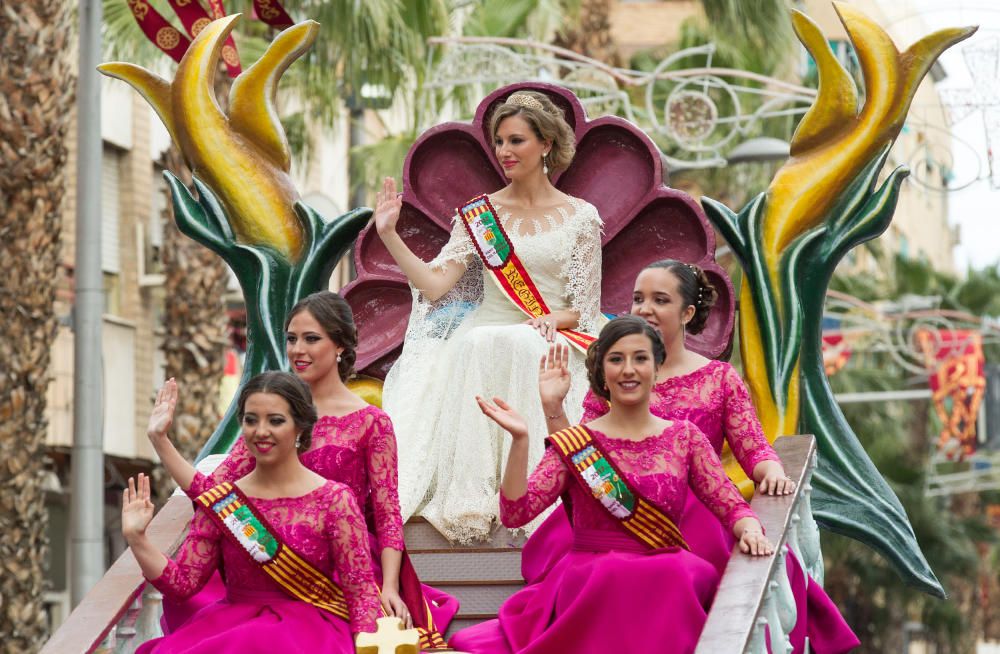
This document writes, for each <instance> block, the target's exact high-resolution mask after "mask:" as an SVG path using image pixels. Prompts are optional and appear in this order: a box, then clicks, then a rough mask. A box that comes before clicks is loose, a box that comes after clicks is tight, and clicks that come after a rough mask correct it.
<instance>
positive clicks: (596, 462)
mask: <svg viewBox="0 0 1000 654" xmlns="http://www.w3.org/2000/svg"><path fill="white" fill-rule="evenodd" d="M549 442H550V443H552V445H553V446H554V447H555V449H556V452H558V453H559V455H560V457H561V458H562V460H563V462H564V463H565V464H566V467H567V468H569V470H570V471H571V472H572V474H573V477H574V478H575V479H576V480H577V481H578V482H580V484H582V485H583V488H584V490H585V491H586V492H587V495H589V496H590V497H593V498H594V501H596V502H598V503H599V504H600V505H601V506H602V507H604V509H605V510H606V511H607V512H608V513H609V514H610V515H611V516H612V517H613V518H615V519H616V520H617V521H618V524H620V525H621V526H622V528H623V529H624V530H625V531H626V532H627V533H628V534H629V535H630V536H632V537H633V538H635V539H636V540H638V541H639V542H640V543H643V544H645V545H647V546H649V547H651V548H653V549H659V548H663V547H682V548H684V549H686V550H689V549H691V548H690V547H688V544H687V542H686V541H685V540H684V536H682V535H681V532H680V530H679V529H678V528H677V525H676V524H674V521H673V520H671V519H670V517H669V516H667V514H665V513H664V512H663V511H661V510H660V509H658V508H657V507H656V506H655V505H654V504H653V503H651V502H649V501H647V500H646V499H645V498H644V497H643V496H642V495H639V493H638V492H636V491H635V490H633V489H632V488H631V487H630V486H629V484H628V482H627V481H626V480H625V477H624V476H623V475H622V474H621V473H620V472H619V471H618V469H617V468H615V466H614V464H612V463H611V460H610V459H608V457H607V456H605V454H604V453H603V452H602V451H601V449H600V446H599V445H598V444H597V442H596V441H595V440H594V437H593V435H592V434H591V433H590V431H589V430H588V429H587V428H586V427H584V426H583V425H576V426H574V427H569V428H567V429H563V430H562V431H558V432H556V433H554V434H552V435H551V436H549Z"/></svg>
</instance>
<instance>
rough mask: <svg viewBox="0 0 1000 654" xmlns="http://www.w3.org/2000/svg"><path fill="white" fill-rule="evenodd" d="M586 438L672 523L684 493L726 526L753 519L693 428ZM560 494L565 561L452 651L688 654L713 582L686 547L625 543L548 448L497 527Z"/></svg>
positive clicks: (504, 502)
mask: <svg viewBox="0 0 1000 654" xmlns="http://www.w3.org/2000/svg"><path fill="white" fill-rule="evenodd" d="M590 431H591V432H592V433H593V434H594V439H595V440H596V441H597V443H598V444H599V445H600V446H601V448H602V449H603V450H604V454H605V456H607V457H608V458H609V459H611V461H612V462H613V463H614V464H615V466H616V467H617V468H618V470H619V471H620V472H621V474H622V475H623V476H624V477H625V478H626V480H627V481H628V482H629V484H630V485H631V486H632V488H633V489H635V490H636V491H638V493H639V494H641V495H643V496H644V497H645V498H646V499H647V500H649V501H651V502H652V503H653V504H655V505H656V506H657V507H658V508H659V509H661V510H662V511H663V512H664V513H666V514H667V515H669V516H670V517H671V518H672V519H673V520H674V521H675V522H676V521H677V520H679V519H680V517H681V514H682V512H683V510H684V506H685V501H686V498H687V495H688V489H689V488H690V489H692V490H693V491H694V494H695V495H697V496H698V497H699V498H700V499H701V500H702V501H703V502H705V504H706V505H708V506H710V507H712V508H713V510H714V512H715V516H716V518H717V520H718V521H720V522H721V523H722V526H723V528H724V529H727V530H732V528H733V525H734V524H735V523H736V521H737V520H739V519H741V518H746V517H755V516H754V514H753V511H751V509H750V506H749V505H748V504H747V503H746V501H745V500H744V499H743V497H742V496H741V495H740V494H739V492H738V491H737V490H736V488H735V486H733V485H732V484H731V483H730V482H729V479H728V478H727V477H726V475H725V472H724V470H723V469H722V464H721V463H720V462H719V457H718V456H717V455H716V454H715V451H714V450H713V449H712V446H711V445H710V444H709V442H708V440H707V439H706V438H705V436H704V434H702V433H701V431H700V430H699V429H698V428H697V427H696V426H695V425H693V424H691V423H689V422H686V421H675V422H673V423H672V424H671V425H670V426H669V427H667V428H666V429H665V430H664V431H663V432H662V433H660V434H658V435H655V436H650V437H647V438H645V439H643V440H640V441H632V440H626V439H617V438H612V437H609V436H605V435H603V434H601V433H600V432H598V431H596V430H594V429H591V430H590ZM567 489H568V490H569V494H570V497H571V499H572V502H571V505H572V511H573V525H572V527H571V532H570V536H571V541H570V548H569V552H568V553H566V552H565V551H564V552H563V554H562V556H560V557H559V560H558V561H557V562H556V563H555V564H554V565H553V566H552V567H551V568H550V569H549V570H547V571H546V572H545V574H544V575H543V576H542V577H541V578H540V579H538V580H537V581H536V583H534V584H531V585H529V586H527V587H525V588H524V589H523V590H521V591H519V592H517V593H516V594H514V595H513V596H511V598H510V599H508V600H507V601H506V602H505V603H504V604H503V606H501V608H500V612H499V618H498V619H497V620H491V621H489V622H485V623H483V624H480V625H476V626H474V627H469V628H468V629H463V630H462V631H459V632H458V633H456V634H455V635H454V636H453V637H452V638H451V644H452V646H453V647H455V648H456V649H459V650H462V651H467V652H471V653H472V654H493V653H503V654H507V653H516V654H557V653H563V652H573V653H574V654H606V653H607V652H617V653H619V654H648V653H649V652H657V654H684V653H688V652H693V651H694V648H695V646H696V645H697V642H698V637H699V635H700V634H701V630H702V627H703V626H704V623H705V618H706V616H707V612H708V609H709V607H710V606H711V603H712V598H713V596H714V594H715V589H716V587H717V586H718V583H719V573H718V572H717V571H716V570H715V568H714V567H712V565H711V564H709V563H708V562H707V561H705V560H704V559H702V558H700V557H699V556H697V555H696V554H692V553H691V552H689V551H687V550H684V549H681V548H677V547H670V548H665V549H660V550H650V549H649V548H648V547H647V546H645V545H641V544H639V543H638V542H637V541H635V540H634V539H633V538H632V537H630V536H628V535H627V534H626V532H625V530H624V529H623V528H622V527H621V526H620V525H619V524H618V522H617V521H616V520H615V519H614V518H612V517H611V516H610V515H608V513H607V512H606V510H605V509H603V508H602V507H601V506H600V505H599V504H597V503H596V502H595V501H594V500H593V498H591V497H588V494H587V493H586V491H584V490H583V488H582V487H581V485H580V483H579V482H578V481H577V480H575V479H574V478H573V477H572V476H571V474H570V472H569V471H568V470H567V469H566V467H565V465H564V464H563V462H562V460H561V459H560V458H559V456H558V454H556V452H555V451H554V449H553V448H549V449H548V450H547V451H546V453H545V455H544V456H543V458H542V461H541V463H539V465H538V467H537V468H536V469H535V471H534V472H533V473H532V474H531V476H530V478H529V479H528V492H527V493H526V494H525V495H524V496H523V497H521V498H520V499H518V500H509V499H507V498H506V497H504V495H503V494H502V493H501V496H500V517H501V520H502V521H503V524H504V525H506V526H508V527H518V526H520V525H523V524H525V523H526V522H528V521H529V520H531V519H532V518H534V517H535V516H537V515H538V514H539V513H540V512H541V511H542V510H543V509H545V508H546V507H547V506H549V505H551V504H552V503H553V502H555V501H556V499H558V498H559V496H560V495H561V494H562V493H563V492H564V491H566V490H567ZM560 513H564V512H563V511H560Z"/></svg>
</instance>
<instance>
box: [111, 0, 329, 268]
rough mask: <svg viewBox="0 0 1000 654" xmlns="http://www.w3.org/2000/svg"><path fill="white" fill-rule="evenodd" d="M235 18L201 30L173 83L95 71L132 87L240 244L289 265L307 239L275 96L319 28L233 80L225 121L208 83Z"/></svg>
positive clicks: (309, 26)
mask: <svg viewBox="0 0 1000 654" xmlns="http://www.w3.org/2000/svg"><path fill="white" fill-rule="evenodd" d="M239 18H240V15H239V14H234V15H232V16H226V17H225V18H220V19H218V20H215V21H212V22H211V23H210V24H209V25H208V26H206V27H205V28H204V29H203V30H202V31H201V32H199V33H198V36H197V37H196V38H195V40H194V42H193V43H192V44H191V47H190V48H189V50H188V52H187V53H186V54H185V55H184V58H183V59H182V60H181V63H180V64H179V65H178V66H177V73H176V75H175V76H174V81H173V82H168V81H167V80H165V79H163V78H162V77H159V76H158V75H156V74H154V73H151V72H149V71H148V70H146V69H144V68H141V67H139V66H136V65H134V64H128V63H119V62H115V63H108V64H103V65H101V66H99V67H98V69H99V70H100V71H101V72H102V73H104V74H105V75H108V76H110V77H116V78H118V79H120V80H123V81H125V82H128V83H129V84H131V85H132V86H133V87H135V89H136V90H137V91H139V93H141V94H142V96H143V97H144V98H146V100H147V101H148V102H149V103H150V104H151V105H152V106H153V108H154V109H155V110H156V113H157V114H159V116H160V119H161V120H162V121H163V124H164V125H166V127H167V129H168V130H169V131H170V135H171V136H172V137H173V139H174V142H175V143H176V144H177V145H178V147H179V148H180V149H181V152H182V153H183V154H184V158H185V159H186V161H187V163H188V165H190V166H191V169H192V170H193V171H194V173H195V174H196V175H197V176H198V177H199V178H201V179H202V181H204V182H205V183H206V184H207V185H208V187H209V188H210V189H212V191H213V192H214V193H215V195H216V196H217V197H218V200H219V201H220V202H221V203H222V206H223V207H224V208H225V211H226V215H227V217H228V218H229V224H230V225H231V226H232V229H233V231H234V232H235V236H236V240H237V241H238V242H240V243H246V244H251V245H265V246H268V247H270V248H273V249H275V250H276V251H278V252H279V253H280V254H281V255H282V256H284V257H285V258H287V259H288V260H289V261H292V262H294V261H297V260H298V259H299V258H300V257H301V256H302V254H303V242H304V239H303V231H302V227H301V225H300V222H299V219H298V218H297V217H296V215H295V202H296V201H297V200H298V192H297V191H296V190H295V186H294V185H293V184H292V181H291V178H290V177H289V174H288V171H289V167H290V164H291V153H290V151H289V148H288V140H287V139H286V138H285V132H284V130H283V129H282V127H281V123H280V122H279V120H278V114H277V111H276V110H275V107H274V94H275V88H276V86H277V83H278V80H279V79H280V78H281V75H282V73H284V72H285V69H287V68H288V66H289V64H291V63H292V62H293V61H295V60H296V59H297V58H299V57H300V56H301V55H302V53H304V52H305V51H306V50H307V49H308V48H309V47H310V46H311V45H312V43H313V41H314V40H315V39H316V34H317V32H318V30H319V24H318V23H316V22H315V21H305V22H303V23H299V24H298V25H295V26H293V27H290V28H288V29H286V30H284V31H283V32H281V33H280V34H279V35H278V36H277V37H276V38H275V39H274V41H273V42H272V43H271V45H270V47H268V49H267V52H265V53H264V56H263V57H261V58H260V60H258V61H257V62H256V63H254V64H253V65H252V66H250V67H249V68H248V69H246V70H245V71H244V72H243V73H242V74H240V76H239V77H237V78H236V81H235V82H234V83H233V87H232V91H231V92H230V95H229V115H228V116H227V115H226V113H225V112H223V110H222V108H221V107H219V103H218V101H217V99H216V97H215V90H214V86H213V81H214V79H215V74H216V71H217V70H218V67H219V56H220V53H221V51H222V46H223V43H224V42H225V40H226V37H227V36H229V33H230V32H231V31H232V30H233V27H234V26H235V25H236V22H237V21H238V20H239Z"/></svg>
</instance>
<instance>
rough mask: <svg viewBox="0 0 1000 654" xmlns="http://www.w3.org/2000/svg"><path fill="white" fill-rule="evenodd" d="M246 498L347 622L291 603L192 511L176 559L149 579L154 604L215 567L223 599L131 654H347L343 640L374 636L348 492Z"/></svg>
mask: <svg viewBox="0 0 1000 654" xmlns="http://www.w3.org/2000/svg"><path fill="white" fill-rule="evenodd" d="M252 499H253V503H254V505H255V507H256V509H257V510H258V511H259V512H260V513H261V514H262V516H263V517H264V519H265V520H266V521H267V522H269V523H270V525H271V528H272V529H274V530H275V531H276V532H277V533H278V534H279V535H280V537H281V539H282V540H283V541H284V542H285V544H286V545H288V546H290V547H291V548H292V549H293V550H295V551H296V552H297V553H298V554H299V555H301V556H302V557H303V558H304V559H306V560H307V561H308V562H309V563H311V564H312V565H313V566H315V567H316V569H318V570H319V571H320V572H322V573H324V574H326V575H330V577H331V578H332V579H334V581H336V582H337V583H339V584H340V587H341V588H342V589H343V591H344V597H345V599H346V600H347V604H348V608H349V612H350V616H351V620H350V624H348V623H347V622H345V621H344V620H342V619H340V618H338V617H336V616H334V615H332V614H331V613H328V612H327V611H324V610H322V609H318V608H316V607H314V606H312V605H311V604H308V603H306V602H303V601H300V600H297V599H294V598H292V597H291V596H290V595H289V594H288V593H286V592H285V591H283V590H282V589H281V588H280V587H279V586H278V585H277V583H275V582H274V581H273V580H272V579H271V578H270V577H269V576H268V575H267V573H265V572H264V571H263V570H261V569H260V567H259V566H258V565H257V564H255V563H253V562H252V561H251V559H250V557H249V556H248V555H247V554H246V552H244V551H243V550H242V549H240V548H239V547H238V546H237V545H235V544H234V543H233V542H232V541H231V540H229V538H226V537H224V536H223V534H222V532H221V531H220V530H219V528H218V527H217V526H216V525H215V523H214V522H212V520H211V518H209V517H208V515H206V514H205V513H204V512H203V511H202V510H196V511H195V514H194V518H192V520H191V528H190V530H189V532H188V536H187V538H186V539H185V540H184V542H183V543H182V544H181V546H180V549H178V551H177V555H176V556H175V557H174V559H173V560H171V561H170V562H169V563H168V564H167V567H166V568H165V569H164V571H163V574H161V575H160V576H159V577H157V578H156V579H152V580H150V583H152V584H153V586H155V587H156V588H157V590H159V591H160V592H162V593H163V596H164V599H169V600H173V601H182V600H184V599H186V598H188V597H191V596H192V595H194V594H195V593H197V592H198V591H199V590H200V589H201V588H202V587H203V586H204V585H205V584H206V583H207V582H208V580H209V578H210V577H211V576H212V574H213V573H214V572H215V571H216V570H222V571H223V572H224V574H225V578H226V584H225V588H226V595H225V598H223V599H222V600H220V601H217V602H214V603H212V604H209V605H207V606H204V607H203V608H201V610H199V611H198V612H196V613H195V614H194V615H193V616H191V618H190V619H189V620H188V621H187V622H186V623H185V624H184V626H182V627H180V628H179V629H177V630H176V631H174V632H173V633H171V634H170V635H169V636H165V637H163V638H158V639H155V640H151V641H149V642H146V643H144V644H143V645H142V646H140V647H139V649H138V652H139V654H196V653H204V654H219V653H223V654H225V653H229V652H231V653H233V654H245V653H246V652H260V651H263V649H264V648H266V649H267V651H270V652H281V653H291V652H329V653H330V654H353V652H354V638H353V634H356V633H358V632H361V631H375V619H376V618H377V617H378V614H379V613H378V611H379V600H378V594H377V590H376V588H375V579H374V576H373V575H372V568H371V556H370V555H369V553H368V530H367V529H366V528H365V520H364V517H363V516H362V515H361V511H360V509H358V505H357V503H356V502H355V501H354V496H353V494H352V493H351V491H350V489H349V488H347V486H345V485H343V484H339V483H337V482H334V481H328V482H326V483H325V484H324V485H323V486H320V487H319V488H317V489H316V490H314V491H312V492H311V493H308V494H306V495H303V496H301V497H291V498H276V499H266V500H265V499H255V498H252Z"/></svg>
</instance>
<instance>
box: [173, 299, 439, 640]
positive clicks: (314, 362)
mask: <svg viewBox="0 0 1000 654" xmlns="http://www.w3.org/2000/svg"><path fill="white" fill-rule="evenodd" d="M357 345H358V332H357V329H356V328H355V326H354V316H353V314H352V312H351V307H350V306H349V305H348V304H347V302H345V301H344V299H343V298H342V297H340V296H339V295H337V294H336V293H332V292H330V291H321V292H319V293H313V294H312V295H309V296H308V297H306V298H303V299H302V300H300V301H299V302H298V303H297V304H296V305H295V306H294V307H292V309H291V311H289V312H288V317H287V318H286V319H285V351H286V354H287V356H288V361H289V362H290V363H291V365H292V369H293V370H294V371H295V374H296V375H297V376H298V377H299V379H301V380H302V381H304V382H305V383H306V384H308V385H309V389H310V391H311V392H312V397H313V400H314V402H315V405H316V410H317V413H318V414H319V419H318V420H317V421H316V425H315V427H314V428H313V437H312V439H311V443H310V445H309V446H307V447H305V448H304V449H303V450H302V453H301V455H300V458H301V460H302V464H303V465H304V466H305V467H306V468H308V469H309V470H312V471H313V472H315V473H316V474H319V475H321V476H323V477H324V478H326V479H331V480H333V481H338V482H341V483H343V484H346V485H347V486H348V487H349V488H350V489H351V491H352V492H353V493H354V496H355V498H356V499H357V501H358V504H359V505H360V506H361V507H362V508H363V509H364V510H365V515H366V517H367V519H368V520H367V522H368V531H369V541H370V543H371V555H372V561H373V562H374V563H375V578H376V580H377V581H378V582H379V584H380V591H381V592H380V597H381V600H382V608H383V609H384V611H385V613H386V615H392V616H397V617H399V618H400V619H402V620H403V622H404V623H406V625H407V626H413V625H415V626H416V627H417V628H418V629H420V631H421V634H422V636H423V638H424V641H423V642H424V644H425V645H428V646H429V645H432V644H435V645H443V644H444V640H443V638H442V635H441V634H443V633H444V632H445V631H446V630H447V629H448V623H449V622H451V619H452V617H453V616H454V615H455V613H456V611H457V610H458V601H457V600H456V599H455V598H453V597H452V596H450V595H448V594H447V593H444V592H441V591H439V590H437V589H435V588H431V587H430V586H424V585H422V584H421V583H420V580H419V579H418V578H417V574H416V571H415V570H414V569H413V565H412V564H411V563H410V560H409V557H407V555H406V547H405V544H404V542H403V520H402V517H401V516H400V511H399V494H398V481H397V480H398V476H397V460H396V437H395V435H394V432H393V425H392V421H391V420H390V419H389V416H388V415H386V413H385V412H384V411H382V410H381V409H379V408H378V407H376V406H372V405H370V404H368V403H367V402H365V401H364V400H363V399H361V398H360V397H358V396H357V395H355V394H354V393H353V392H351V390H350V389H349V388H348V387H347V386H346V384H345V382H346V381H347V380H348V379H349V378H350V376H351V374H352V373H353V371H354V369H353V365H354V359H355V348H357ZM153 445H154V447H155V448H156V451H157V453H158V454H159V455H160V458H161V459H163V458H164V452H162V451H161V450H165V449H173V445H172V444H171V443H170V442H169V440H166V441H164V440H163V439H156V438H154V439H153ZM169 459H170V456H169V454H167V460H169ZM185 465H186V464H185ZM254 466H255V459H254V457H253V456H252V455H251V453H250V451H249V450H248V449H247V447H246V446H245V444H244V443H243V442H242V441H240V442H237V443H236V444H235V445H234V446H233V449H232V451H231V452H230V453H229V456H228V457H226V459H225V461H223V462H222V463H221V464H220V465H219V467H218V468H216V469H215V471H214V472H212V474H211V475H210V476H208V477H206V476H205V475H202V474H201V473H197V474H195V476H194V479H193V480H190V482H189V485H186V484H184V483H182V481H181V480H179V479H175V481H177V483H178V484H179V485H180V487H181V488H182V489H184V491H185V492H186V493H187V494H188V495H189V496H190V497H191V498H192V499H194V498H195V497H197V496H198V495H199V494H201V493H202V492H204V491H205V490H207V489H208V488H210V487H211V486H214V485H216V484H218V483H220V482H223V481H234V480H236V479H239V478H240V477H242V476H244V475H246V474H248V473H250V472H251V471H252V470H253V469H254ZM185 481H187V480H185ZM206 592H207V591H206ZM208 594H211V593H208ZM201 599H203V598H199V600H201ZM166 606H167V605H166V604H165V607H166ZM171 611H172V612H173V613H178V611H177V610H176V607H173V606H171ZM172 622H173V623H174V624H176V620H174V621H172Z"/></svg>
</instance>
